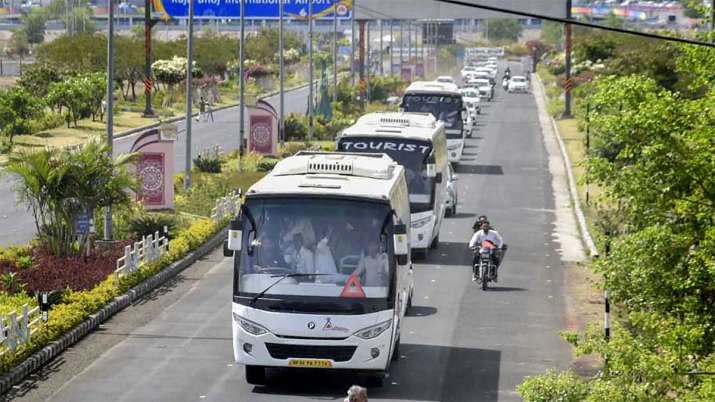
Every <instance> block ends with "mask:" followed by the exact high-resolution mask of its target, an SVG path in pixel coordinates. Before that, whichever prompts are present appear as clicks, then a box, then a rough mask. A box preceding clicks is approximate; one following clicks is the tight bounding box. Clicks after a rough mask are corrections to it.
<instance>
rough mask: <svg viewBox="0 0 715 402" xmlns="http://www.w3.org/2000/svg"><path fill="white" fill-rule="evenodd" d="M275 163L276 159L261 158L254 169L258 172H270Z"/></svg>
mask: <svg viewBox="0 0 715 402" xmlns="http://www.w3.org/2000/svg"><path fill="white" fill-rule="evenodd" d="M277 163H278V159H276V158H263V160H262V161H261V162H259V163H258V166H257V167H256V169H257V170H258V171H259V172H270V171H271V170H273V168H274V167H275V166H276V164H277Z"/></svg>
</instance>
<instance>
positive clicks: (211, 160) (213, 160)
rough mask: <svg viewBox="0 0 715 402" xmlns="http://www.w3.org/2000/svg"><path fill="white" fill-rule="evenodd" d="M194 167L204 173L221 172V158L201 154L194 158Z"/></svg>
mask: <svg viewBox="0 0 715 402" xmlns="http://www.w3.org/2000/svg"><path fill="white" fill-rule="evenodd" d="M194 167H195V168H196V169H198V170H199V171H200V172H204V173H221V159H219V158H217V157H213V156H205V157H202V156H201V155H199V156H197V157H196V158H194Z"/></svg>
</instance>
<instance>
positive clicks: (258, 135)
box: [248, 114, 277, 155]
mask: <svg viewBox="0 0 715 402" xmlns="http://www.w3.org/2000/svg"><path fill="white" fill-rule="evenodd" d="M273 120H274V119H273V117H272V116H269V115H264V114H252V115H251V117H250V119H249V122H250V123H249V127H250V130H249V132H248V135H249V136H250V138H249V139H248V151H249V152H257V153H259V154H264V155H271V154H273V153H274V152H275V151H274V149H275V146H276V145H277V144H275V141H276V138H274V134H273V132H274V127H273Z"/></svg>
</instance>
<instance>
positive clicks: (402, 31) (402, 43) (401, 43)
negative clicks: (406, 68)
mask: <svg viewBox="0 0 715 402" xmlns="http://www.w3.org/2000/svg"><path fill="white" fill-rule="evenodd" d="M403 33H404V30H403V29H402V20H400V72H399V75H400V76H402V46H404V44H405V41H404V40H402V34H403Z"/></svg>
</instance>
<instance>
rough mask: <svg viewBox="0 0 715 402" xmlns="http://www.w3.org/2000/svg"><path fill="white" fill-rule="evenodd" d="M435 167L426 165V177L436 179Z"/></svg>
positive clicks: (429, 164) (431, 164)
mask: <svg viewBox="0 0 715 402" xmlns="http://www.w3.org/2000/svg"><path fill="white" fill-rule="evenodd" d="M437 174H438V173H437V166H435V164H434V163H428V164H427V177H437Z"/></svg>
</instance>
